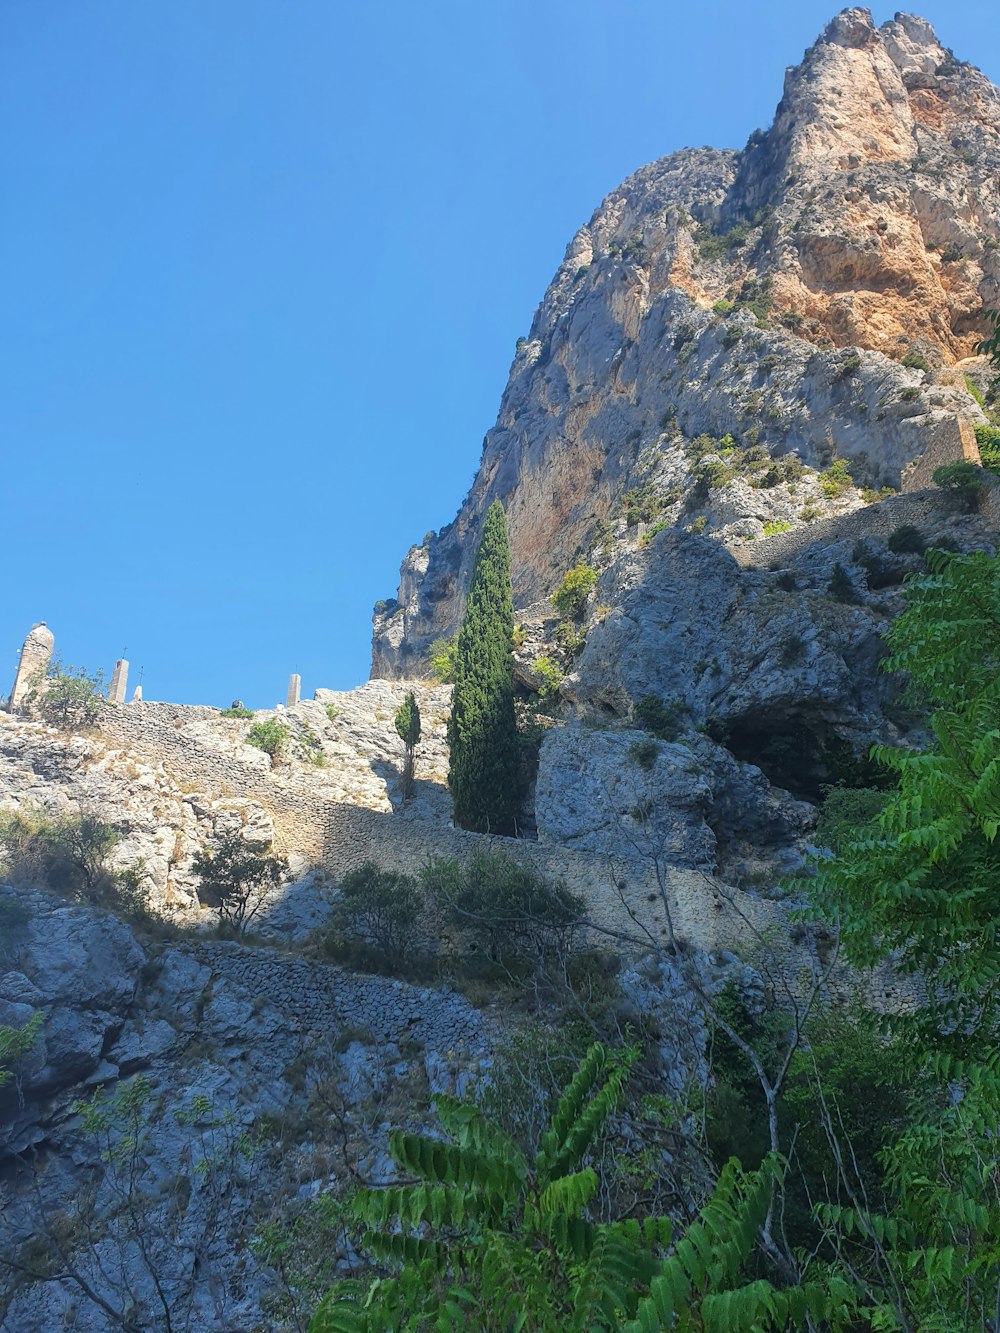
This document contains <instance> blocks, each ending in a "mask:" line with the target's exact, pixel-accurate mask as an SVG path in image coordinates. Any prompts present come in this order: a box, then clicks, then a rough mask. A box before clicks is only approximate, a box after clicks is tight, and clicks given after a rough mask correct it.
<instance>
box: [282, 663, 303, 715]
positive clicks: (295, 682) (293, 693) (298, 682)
mask: <svg viewBox="0 0 1000 1333" xmlns="http://www.w3.org/2000/svg"><path fill="white" fill-rule="evenodd" d="M301 697H302V677H301V676H297V675H296V674H295V672H294V671H293V672H292V674H291V676H290V677H289V680H288V698H287V699H286V700H285V707H286V708H294V707H295V705H296V704H297V703H298V701H299V699H300V698H301Z"/></svg>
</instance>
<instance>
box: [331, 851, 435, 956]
mask: <svg viewBox="0 0 1000 1333" xmlns="http://www.w3.org/2000/svg"><path fill="white" fill-rule="evenodd" d="M423 907H424V895H423V893H422V892H421V889H420V886H419V885H418V883H417V881H416V880H415V879H413V878H412V876H410V875H403V874H400V873H399V872H397V871H395V870H382V869H380V868H379V866H378V865H376V863H375V862H374V861H366V862H365V863H364V864H363V865H361V866H358V867H357V868H356V869H355V870H349V871H348V872H347V874H346V875H345V876H344V878H343V879H342V880H341V884H340V897H339V899H338V900H337V904H336V907H335V908H334V913H333V920H332V922H331V925H332V928H333V930H334V931H336V932H337V933H338V934H339V935H340V936H341V937H342V938H343V939H345V940H346V941H347V942H348V943H349V944H351V945H352V946H353V949H352V954H353V961H355V962H359V963H367V964H368V965H369V966H373V967H375V968H376V969H377V970H379V971H382V970H388V971H390V972H391V971H395V970H396V969H398V968H399V966H400V964H401V962H402V961H403V958H404V956H405V955H406V954H407V953H409V952H414V945H413V935H414V928H415V927H416V925H417V923H418V921H419V919H420V914H421V912H422V910H423Z"/></svg>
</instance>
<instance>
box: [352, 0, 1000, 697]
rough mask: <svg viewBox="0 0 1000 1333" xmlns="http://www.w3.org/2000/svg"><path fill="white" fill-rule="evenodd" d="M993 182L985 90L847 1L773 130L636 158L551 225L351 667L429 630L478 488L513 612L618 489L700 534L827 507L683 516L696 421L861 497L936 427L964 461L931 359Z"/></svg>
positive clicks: (960, 383)
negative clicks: (555, 264) (477, 440)
mask: <svg viewBox="0 0 1000 1333" xmlns="http://www.w3.org/2000/svg"><path fill="white" fill-rule="evenodd" d="M998 173H1000V94H998V92H997V90H996V89H995V88H994V87H993V86H992V84H990V82H989V81H988V80H987V79H986V78H985V77H984V76H983V75H982V74H981V73H979V71H978V70H976V69H974V68H973V67H972V66H971V65H967V64H964V63H961V62H959V61H958V60H956V58H955V57H954V56H953V55H952V54H951V53H950V52H949V51H947V50H945V49H944V48H942V47H941V46H940V44H939V43H938V41H937V38H936V36H935V34H934V31H933V29H932V28H931V26H930V25H929V24H928V23H926V22H925V21H924V20H923V19H920V18H916V17H913V16H911V15H903V14H899V15H897V16H896V17H895V18H894V19H893V20H892V21H891V22H889V23H886V24H883V25H882V26H881V27H877V26H876V25H875V24H874V22H873V20H872V17H871V14H870V13H869V11H868V10H866V9H860V8H852V9H847V10H844V11H843V12H842V13H840V14H839V15H837V17H836V18H834V19H833V21H832V22H831V23H830V24H829V26H828V27H827V28H826V30H825V31H824V32H823V34H822V35H821V36H820V38H819V39H818V40H817V42H816V43H815V44H814V45H813V46H812V47H810V49H809V50H808V51H807V52H806V53H805V55H804V57H803V60H802V62H801V63H800V64H799V65H797V66H795V67H794V68H791V69H789V70H788V71H787V72H786V76H785V84H784V91H783V95H782V98H781V101H780V103H779V105H778V107H777V110H776V113H775V117H774V122H773V124H772V126H771V127H770V128H769V129H768V130H767V131H766V132H764V131H755V132H754V134H752V135H751V136H750V139H749V141H748V142H747V144H746V146H745V147H744V148H743V150H742V151H739V152H734V151H732V150H714V149H698V150H683V151H681V152H677V153H674V154H672V155H671V156H669V157H666V158H663V159H661V160H659V161H657V162H654V163H651V164H650V165H648V166H645V167H642V168H640V169H639V170H638V171H636V172H635V173H634V174H633V175H632V176H630V177H629V178H628V179H627V180H626V181H624V182H623V183H622V184H621V185H620V186H618V188H617V189H615V190H613V191H612V192H611V193H610V194H609V195H608V196H607V197H606V198H605V200H604V201H603V203H602V204H601V206H600V207H599V208H598V209H597V211H596V212H595V213H594V215H593V216H592V217H591V218H590V220H589V221H588V222H587V223H586V224H585V225H584V226H582V227H581V228H580V229H579V231H578V232H577V233H576V235H575V236H574V237H573V239H572V241H571V242H570V244H569V246H568V247H567V250H566V255H565V258H564V260H563V262H562V264H560V266H559V268H558V270H557V271H556V274H555V276H554V277H553V279H552V282H551V283H550V285H549V288H548V290H547V292H546V293H545V296H544V298H543V300H542V303H541V305H540V306H539V308H538V310H537V311H536V313H535V316H534V319H533V320H532V323H531V327H530V330H529V332H528V335H527V337H525V338H522V339H519V341H518V345H517V348H516V350H515V355H514V360H513V363H512V365H511V370H510V376H509V379H508V383H507V387H506V389H505V392H504V395H503V399H502V402H501V404H500V411H499V415H498V418H497V423H496V425H495V427H494V428H493V429H492V430H491V431H489V433H488V434H487V436H486V439H485V441H484V448H483V455H482V460H481V463H480V468H479V471H478V473H477V476H476V478H475V481H474V482H473V485H472V489H471V491H470V493H469V495H468V497H467V498H466V500H465V502H464V504H463V505H462V507H461V509H460V511H459V513H458V515H457V516H456V518H455V520H454V521H453V522H452V523H451V524H449V525H448V527H446V528H445V529H444V530H443V531H442V532H441V533H440V534H438V536H437V537H436V538H434V540H432V541H430V542H429V543H428V542H426V540H425V543H424V545H422V546H421V547H419V548H415V549H414V550H412V551H411V553H410V555H409V556H408V557H407V560H406V562H405V564H404V570H403V576H402V580H401V586H400V591H399V595H398V597H397V598H395V599H392V600H391V601H389V602H387V603H383V604H381V605H380V607H379V608H378V609H377V612H376V617H375V631H374V641H373V674H375V675H388V676H395V675H419V674H420V672H421V669H422V663H423V661H424V658H425V654H426V648H427V645H428V644H429V642H430V641H431V640H432V639H433V638H434V637H436V636H437V635H440V634H447V633H450V632H453V631H454V629H455V627H456V626H457V624H458V622H459V619H460V616H461V611H462V603H463V596H464V593H463V589H464V588H465V586H466V584H467V581H468V577H469V572H470V568H471V561H472V557H473V554H474V550H475V545H476V542H477V540H478V533H479V526H480V523H481V520H482V517H483V515H484V514H485V512H486V509H487V508H488V506H489V504H490V503H491V502H492V501H493V500H494V499H497V498H499V499H500V500H501V501H502V502H503V503H504V505H505V507H506V509H507V514H508V522H509V526H510V532H511V550H512V559H513V577H514V588H515V599H516V601H517V603H518V605H519V606H522V607H524V606H527V605H529V604H531V603H534V602H537V601H539V600H540V599H544V598H547V597H548V596H549V595H550V594H551V592H552V591H553V589H554V588H555V587H556V586H557V584H558V581H559V579H560V578H561V576H562V574H563V573H564V572H565V571H566V569H568V568H569V567H570V566H571V565H572V564H573V563H574V562H575V561H576V560H578V559H580V558H590V553H591V552H592V551H593V550H594V549H595V546H596V547H597V548H599V549H600V550H601V551H602V553H603V554H602V559H603V560H604V562H605V563H608V562H613V561H614V560H615V559H616V558H617V556H616V550H615V549H613V546H614V543H610V544H609V543H608V542H607V541H606V540H603V538H605V537H606V534H607V531H608V528H609V525H610V527H612V528H613V527H614V526H615V524H616V523H618V522H619V519H620V516H621V514H622V512H623V510H624V509H625V508H627V504H626V501H625V497H626V496H628V495H629V494H630V493H632V492H634V491H637V490H643V488H646V491H648V492H650V493H651V494H653V496H654V500H655V503H654V504H653V508H655V509H656V511H657V512H656V517H657V521H658V522H659V523H661V524H663V523H666V524H667V525H669V526H674V527H684V526H690V525H691V524H692V523H695V524H697V525H698V526H697V528H696V530H697V531H706V532H707V533H708V534H709V535H713V534H714V535H717V536H718V537H719V538H720V539H721V540H724V541H725V540H729V539H730V538H731V537H740V539H741V540H745V539H748V538H750V537H753V536H754V535H755V534H756V535H759V533H760V530H761V528H762V526H766V525H767V524H768V523H773V522H780V523H785V522H788V523H790V524H793V525H794V524H796V523H797V522H799V521H800V517H799V516H800V513H805V514H806V519H805V521H808V517H809V515H810V514H811V515H812V516H816V514H817V513H818V512H822V514H823V515H824V516H825V515H826V510H823V509H822V507H820V509H819V510H817V507H816V505H814V504H813V503H812V501H811V500H810V501H809V502H808V503H804V501H803V495H804V492H802V491H801V489H800V491H799V498H798V500H796V499H795V494H794V488H793V491H792V492H789V493H788V497H787V498H788V499H789V502H790V508H789V512H788V513H787V514H786V513H785V512H784V510H782V511H781V513H780V514H779V513H778V511H777V510H776V509H774V508H773V505H769V503H768V504H765V503H763V502H762V500H763V498H764V497H763V495H762V492H761V491H758V493H757V496H756V498H753V497H752V496H750V492H749V491H747V492H746V494H743V498H742V499H739V498H738V497H737V495H736V492H734V491H732V490H731V488H729V486H728V483H727V485H726V486H722V487H717V488H716V489H718V490H720V491H721V492H722V496H723V498H725V499H726V505H724V506H723V507H722V509H720V508H719V506H718V505H716V504H715V503H714V502H715V501H716V500H718V499H719V498H720V497H719V496H717V495H715V494H714V492H713V494H712V495H711V496H710V497H709V501H710V502H709V504H708V508H707V509H706V508H705V496H704V495H703V494H702V492H703V491H704V490H705V486H704V483H702V484H701V490H699V489H698V476H699V468H698V466H695V465H693V464H692V456H691V450H690V447H689V446H690V445H691V442H692V441H693V440H696V439H699V438H702V437H703V436H705V435H706V434H707V435H709V436H712V437H713V438H714V439H716V440H719V441H723V440H730V441H731V442H732V443H733V444H734V445H735V446H737V447H738V448H739V449H740V450H741V451H745V450H746V449H748V448H751V449H755V450H760V449H763V450H766V452H767V454H768V455H770V456H771V457H772V458H775V459H786V458H789V457H791V456H793V455H794V456H795V458H797V459H798V460H799V462H801V464H803V465H804V466H805V467H806V468H807V469H812V470H814V471H816V472H819V471H821V470H822V469H824V468H825V467H827V466H829V465H830V463H831V462H832V461H834V460H835V459H837V458H840V459H842V460H844V463H845V464H846V465H847V466H848V467H849V468H850V470H851V476H852V478H853V479H854V481H855V483H856V485H857V486H858V487H861V486H867V487H870V488H875V489H876V490H877V489H878V488H881V487H886V486H888V487H892V488H894V489H899V488H900V487H902V486H905V485H906V484H907V481H906V478H907V477H915V476H923V475H924V474H929V473H928V468H927V467H921V465H920V462H919V460H920V459H921V458H922V457H923V455H924V453H925V452H926V451H928V450H931V451H932V453H934V456H935V457H936V456H937V454H936V452H935V451H937V450H938V445H939V443H940V441H941V439H943V438H945V437H947V438H948V439H950V440H952V441H953V445H949V446H948V447H949V448H952V451H953V453H954V455H955V456H956V457H963V456H965V457H967V456H969V443H968V442H969V440H970V439H971V426H972V424H974V423H975V422H977V421H982V419H983V418H982V415H981V412H980V409H979V407H978V405H977V402H976V401H975V400H974V398H973V397H972V396H971V395H970V394H969V393H967V392H966V389H965V380H964V369H963V371H961V372H959V373H958V374H955V373H954V372H953V371H951V369H950V368H951V367H952V366H954V365H955V364H956V363H957V362H960V361H965V360H966V359H967V358H969V357H970V356H971V355H972V353H973V351H974V348H975V344H976V341H977V339H978V338H979V337H980V336H981V334H982V332H983V328H984V326H983V324H982V319H981V312H982V310H983V308H984V307H989V306H992V305H996V304H997V303H998V301H1000V202H998V196H997V192H996V180H997V176H998ZM935 442H937V443H935ZM727 447H728V446H727ZM972 448H973V450H974V445H973V446H972ZM724 451H725V450H724ZM702 452H704V451H702ZM929 456H930V455H929ZM939 461H943V460H939ZM782 466H784V465H782ZM779 471H780V469H779ZM725 472H726V466H723V468H722V474H725ZM719 475H720V473H719V471H718V469H717V471H716V473H715V476H716V477H718V476H719ZM775 475H776V474H775ZM733 484H734V485H736V484H737V483H736V482H735V481H734V483H733ZM739 484H743V483H739ZM921 484H926V481H923V482H922V483H921ZM744 489H746V488H745V487H744ZM778 494H779V492H778V491H775V490H773V489H771V490H770V491H768V496H769V497H770V500H774V499H775V497H776V496H777V495H778ZM781 494H782V495H783V494H784V492H781ZM853 494H855V495H856V496H857V494H858V491H857V490H855V491H854V492H853ZM670 497H673V498H672V499H670ZM748 497H750V498H748ZM858 503H860V500H858ZM734 524H735V525H736V526H735V527H734ZM740 524H742V525H743V527H742V528H740V527H739V525H740ZM755 525H756V526H755ZM741 533H742V536H740V534H741ZM626 535H627V534H626ZM631 535H632V537H633V538H634V536H635V534H634V533H632V534H631ZM617 554H620V547H619V550H618V552H617Z"/></svg>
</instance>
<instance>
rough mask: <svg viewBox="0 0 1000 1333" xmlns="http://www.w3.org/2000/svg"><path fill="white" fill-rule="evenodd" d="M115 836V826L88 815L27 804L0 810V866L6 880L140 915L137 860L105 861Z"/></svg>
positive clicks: (143, 902) (141, 874) (141, 875)
mask: <svg viewBox="0 0 1000 1333" xmlns="http://www.w3.org/2000/svg"><path fill="white" fill-rule="evenodd" d="M120 841H121V834H120V833H119V832H118V830H117V829H115V828H114V827H113V826H112V825H111V824H108V823H106V822H105V821H104V820H103V819H100V818H98V817H97V816H96V815H94V814H90V813H85V814H82V815H61V816H53V815H49V814H47V813H46V812H45V811H44V810H42V809H40V808H37V807H32V806H22V807H21V808H20V809H18V810H13V811H11V810H4V811H0V865H2V868H3V871H4V874H5V875H6V876H7V877H8V878H9V879H10V880H11V882H12V883H15V884H22V885H26V886H33V887H36V888H45V889H49V890H50V891H51V892H52V893H56V894H58V895H59V896H60V897H62V898H69V899H71V900H72V901H74V902H80V903H87V904H89V905H90V906H94V907H108V908H111V909H112V910H113V911H116V912H119V913H120V914H122V915H124V916H131V917H141V916H145V915H146V913H147V911H148V907H147V899H146V893H145V890H144V880H145V871H144V867H143V864H142V862H141V861H139V862H136V863H135V864H134V865H131V866H125V867H115V866H113V865H112V863H111V856H112V853H113V852H114V850H115V848H116V847H117V845H118V843H119V842H120Z"/></svg>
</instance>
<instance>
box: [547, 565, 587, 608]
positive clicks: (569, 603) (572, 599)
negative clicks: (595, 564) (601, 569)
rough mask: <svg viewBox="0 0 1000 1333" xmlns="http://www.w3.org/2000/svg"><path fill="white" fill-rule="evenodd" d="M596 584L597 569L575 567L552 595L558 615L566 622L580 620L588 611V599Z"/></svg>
mask: <svg viewBox="0 0 1000 1333" xmlns="http://www.w3.org/2000/svg"><path fill="white" fill-rule="evenodd" d="M596 582H597V570H596V569H591V567H590V566H589V565H574V566H573V568H572V569H571V570H568V571H567V573H566V575H565V577H564V578H563V581H562V583H560V585H559V587H558V588H557V589H556V590H555V592H554V593H553V594H552V605H553V606H554V607H555V609H556V613H557V614H558V615H560V616H562V617H563V618H564V619H566V620H579V619H580V618H581V617H582V616H583V613H584V611H586V609H587V598H588V597H589V596H590V591H591V589H592V588H593V586H594V584H595V583H596Z"/></svg>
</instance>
